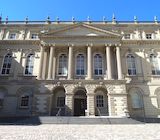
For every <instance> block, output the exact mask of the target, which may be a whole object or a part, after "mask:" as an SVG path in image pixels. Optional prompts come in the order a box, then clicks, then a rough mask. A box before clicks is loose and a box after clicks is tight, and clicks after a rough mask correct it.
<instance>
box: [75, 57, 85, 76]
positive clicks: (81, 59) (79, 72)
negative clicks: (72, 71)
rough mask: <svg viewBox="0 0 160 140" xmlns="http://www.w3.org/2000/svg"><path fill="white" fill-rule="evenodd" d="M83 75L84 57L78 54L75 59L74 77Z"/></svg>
mask: <svg viewBox="0 0 160 140" xmlns="http://www.w3.org/2000/svg"><path fill="white" fill-rule="evenodd" d="M84 73H85V64H84V55H83V54H78V56H77V59H76V75H84Z"/></svg>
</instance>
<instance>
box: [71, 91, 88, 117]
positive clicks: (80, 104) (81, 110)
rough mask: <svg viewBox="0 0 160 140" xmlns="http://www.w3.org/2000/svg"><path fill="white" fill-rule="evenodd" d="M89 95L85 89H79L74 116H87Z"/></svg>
mask: <svg viewBox="0 0 160 140" xmlns="http://www.w3.org/2000/svg"><path fill="white" fill-rule="evenodd" d="M86 109H87V96H86V92H85V91H84V90H78V91H77V92H76V93H75V95H74V116H85V110H86Z"/></svg>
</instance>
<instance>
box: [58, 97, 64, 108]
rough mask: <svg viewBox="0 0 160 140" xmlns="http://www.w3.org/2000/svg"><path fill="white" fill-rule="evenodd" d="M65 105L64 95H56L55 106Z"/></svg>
mask: <svg viewBox="0 0 160 140" xmlns="http://www.w3.org/2000/svg"><path fill="white" fill-rule="evenodd" d="M64 106H65V97H57V107H64Z"/></svg>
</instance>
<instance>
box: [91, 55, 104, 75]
mask: <svg viewBox="0 0 160 140" xmlns="http://www.w3.org/2000/svg"><path fill="white" fill-rule="evenodd" d="M96 55H99V56H101V59H102V61H101V66H102V68H98V74H95V56H96ZM103 58H104V57H103V55H102V53H95V54H94V55H93V74H94V76H103V74H104V64H103V63H104V59H103ZM98 65H99V64H98ZM100 70H102V74H99V72H100Z"/></svg>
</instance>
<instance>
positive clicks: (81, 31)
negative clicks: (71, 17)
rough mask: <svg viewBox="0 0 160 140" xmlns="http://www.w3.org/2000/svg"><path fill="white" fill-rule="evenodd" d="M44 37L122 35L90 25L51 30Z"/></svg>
mask: <svg viewBox="0 0 160 140" xmlns="http://www.w3.org/2000/svg"><path fill="white" fill-rule="evenodd" d="M42 36H44V37H47V36H48V37H51V36H57V37H58V36H63V37H64V36H68V37H69V36H75V37H76V36H84V37H85V36H86V37H96V36H108V37H121V35H120V34H118V33H114V32H111V31H107V30H103V29H100V28H96V27H93V26H91V25H88V24H76V25H69V26H67V27H64V28H60V29H57V30H50V31H49V32H47V33H44V34H42Z"/></svg>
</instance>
